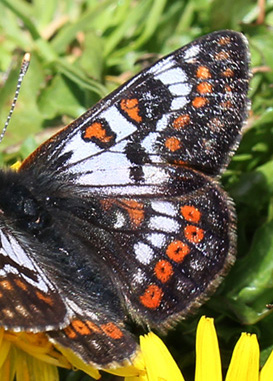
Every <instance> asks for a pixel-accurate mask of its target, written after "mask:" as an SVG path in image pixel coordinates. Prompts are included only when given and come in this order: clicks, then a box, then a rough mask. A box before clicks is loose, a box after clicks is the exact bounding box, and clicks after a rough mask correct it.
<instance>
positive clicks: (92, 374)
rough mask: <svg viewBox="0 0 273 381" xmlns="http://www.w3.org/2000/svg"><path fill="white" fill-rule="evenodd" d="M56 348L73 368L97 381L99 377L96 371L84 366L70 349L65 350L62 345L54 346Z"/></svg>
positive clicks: (89, 366) (86, 365)
mask: <svg viewBox="0 0 273 381" xmlns="http://www.w3.org/2000/svg"><path fill="white" fill-rule="evenodd" d="M55 346H56V348H57V349H58V350H59V351H60V352H61V353H62V354H63V355H64V356H65V357H66V358H67V359H68V361H70V362H71V364H73V365H74V367H75V368H77V369H80V370H82V371H83V372H85V373H86V374H88V375H89V376H90V377H93V378H94V379H95V380H98V379H99V378H100V377H101V376H100V373H99V371H98V370H97V369H95V368H93V367H92V366H91V365H88V364H86V363H85V362H84V361H83V360H82V359H81V358H80V357H78V356H77V355H76V354H75V353H74V352H73V351H72V350H71V349H69V348H65V347H63V346H62V345H59V344H55Z"/></svg>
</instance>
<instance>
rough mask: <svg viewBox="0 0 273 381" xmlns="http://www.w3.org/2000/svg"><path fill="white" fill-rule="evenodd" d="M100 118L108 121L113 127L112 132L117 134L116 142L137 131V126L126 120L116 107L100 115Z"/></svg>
mask: <svg viewBox="0 0 273 381" xmlns="http://www.w3.org/2000/svg"><path fill="white" fill-rule="evenodd" d="M100 117H102V118H104V119H106V121H107V122H108V123H109V125H110V127H111V130H112V131H114V132H115V133H116V134H117V138H116V141H120V140H121V139H123V138H125V137H126V136H128V135H131V134H132V133H133V132H134V131H136V127H135V125H134V124H133V123H131V122H129V120H128V119H126V118H125V117H124V116H123V115H122V114H121V113H120V112H119V110H118V109H117V108H116V107H115V106H112V107H110V108H108V109H107V110H105V111H103V112H102V113H101V114H100Z"/></svg>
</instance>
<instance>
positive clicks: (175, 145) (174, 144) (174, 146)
mask: <svg viewBox="0 0 273 381" xmlns="http://www.w3.org/2000/svg"><path fill="white" fill-rule="evenodd" d="M165 147H166V148H168V150H169V151H171V152H175V151H177V150H179V149H180V148H181V142H180V140H179V139H178V138H175V137H174V136H172V137H170V138H167V139H166V141H165Z"/></svg>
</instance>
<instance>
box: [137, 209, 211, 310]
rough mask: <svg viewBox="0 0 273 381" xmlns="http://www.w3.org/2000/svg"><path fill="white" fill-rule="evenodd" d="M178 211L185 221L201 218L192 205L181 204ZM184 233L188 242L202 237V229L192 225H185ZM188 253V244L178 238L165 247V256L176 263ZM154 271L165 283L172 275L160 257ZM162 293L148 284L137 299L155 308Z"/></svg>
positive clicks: (159, 301)
mask: <svg viewBox="0 0 273 381" xmlns="http://www.w3.org/2000/svg"><path fill="white" fill-rule="evenodd" d="M180 212H181V214H182V216H183V217H184V219H185V220H186V221H189V222H193V223H198V222H199V221H200V219H201V212H200V211H199V210H198V209H197V208H195V207H194V206H192V205H184V206H181V208H180ZM184 235H185V238H186V239H187V240H188V241H189V242H192V243H199V242H201V241H202V239H203V238H204V230H203V229H201V228H199V227H197V226H194V225H187V226H186V227H185V228H184ZM189 253H190V247H189V245H187V244H186V243H185V242H182V241H180V240H175V241H172V242H171V243H169V245H168V246H167V249H166V255H167V257H168V258H169V259H171V260H172V261H174V262H176V263H180V262H182V261H183V260H184V258H185V257H186V256H187V255H188V254H189ZM154 273H155V276H156V278H157V279H158V280H159V281H160V282H162V283H166V282H168V281H169V280H170V278H171V277H172V276H173V274H174V269H173V266H172V264H171V263H170V262H169V261H168V260H165V259H161V260H159V261H158V262H157V263H156V264H155V267H154ZM163 295H164V293H163V290H162V288H160V287H159V286H157V285H155V284H150V285H149V286H148V287H147V288H146V290H145V291H144V293H143V294H142V295H141V296H140V298H139V299H140V302H141V303H142V304H143V306H145V307H147V308H150V309H156V308H157V307H158V306H159V305H160V303H161V300H162V297H163Z"/></svg>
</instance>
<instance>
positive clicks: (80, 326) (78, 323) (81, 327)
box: [71, 319, 91, 335]
mask: <svg viewBox="0 0 273 381" xmlns="http://www.w3.org/2000/svg"><path fill="white" fill-rule="evenodd" d="M71 326H72V327H73V328H74V330H75V331H76V332H78V333H79V334H80V335H90V333H91V331H90V329H89V328H88V326H87V325H86V324H85V322H84V321H82V320H79V319H75V320H73V321H72V322H71Z"/></svg>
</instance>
